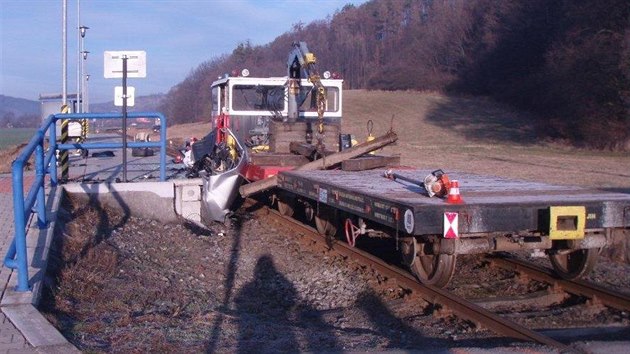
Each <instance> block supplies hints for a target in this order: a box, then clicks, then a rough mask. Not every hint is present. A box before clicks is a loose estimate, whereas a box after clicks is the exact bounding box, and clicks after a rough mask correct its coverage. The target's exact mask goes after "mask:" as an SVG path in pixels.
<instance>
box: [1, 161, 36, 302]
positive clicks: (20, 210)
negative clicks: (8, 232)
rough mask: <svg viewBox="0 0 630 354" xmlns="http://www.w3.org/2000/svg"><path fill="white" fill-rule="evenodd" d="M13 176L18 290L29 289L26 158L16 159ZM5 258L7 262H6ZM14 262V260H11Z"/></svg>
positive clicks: (15, 265)
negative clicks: (25, 189)
mask: <svg viewBox="0 0 630 354" xmlns="http://www.w3.org/2000/svg"><path fill="white" fill-rule="evenodd" d="M11 172H12V177H13V217H14V220H15V239H14V241H15V254H16V255H17V258H16V263H17V264H15V263H14V264H12V265H13V266H14V267H11V266H10V265H7V266H8V267H11V268H15V267H17V270H18V285H17V288H16V291H29V290H30V288H29V286H28V264H27V262H28V261H27V258H26V256H27V253H26V220H25V218H24V160H19V159H18V160H15V161H14V162H13V166H12V171H11ZM6 263H7V262H6V259H5V264H6ZM10 263H13V262H10Z"/></svg>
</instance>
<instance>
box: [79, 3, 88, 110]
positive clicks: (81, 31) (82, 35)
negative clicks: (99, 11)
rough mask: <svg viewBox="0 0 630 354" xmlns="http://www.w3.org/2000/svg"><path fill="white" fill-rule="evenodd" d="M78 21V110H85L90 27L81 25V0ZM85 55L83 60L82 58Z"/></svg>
mask: <svg viewBox="0 0 630 354" xmlns="http://www.w3.org/2000/svg"><path fill="white" fill-rule="evenodd" d="M77 22H78V27H77V29H78V30H79V31H78V36H77V42H78V43H77V45H78V48H79V53H78V54H79V56H78V57H77V112H78V113H81V112H83V107H84V104H83V99H84V97H83V72H84V67H83V65H84V63H83V62H84V61H85V60H86V59H87V54H88V53H89V52H87V51H86V50H85V47H84V43H83V40H84V39H85V34H86V33H87V30H88V29H90V27H88V26H83V25H81V1H77ZM81 57H83V60H81Z"/></svg>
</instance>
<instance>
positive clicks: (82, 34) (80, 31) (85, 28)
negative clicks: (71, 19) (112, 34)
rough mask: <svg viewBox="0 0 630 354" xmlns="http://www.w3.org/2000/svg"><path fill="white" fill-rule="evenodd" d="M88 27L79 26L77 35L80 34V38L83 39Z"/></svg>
mask: <svg viewBox="0 0 630 354" xmlns="http://www.w3.org/2000/svg"><path fill="white" fill-rule="evenodd" d="M89 29H90V27H88V26H79V33H80V34H81V38H85V32H87V30H89Z"/></svg>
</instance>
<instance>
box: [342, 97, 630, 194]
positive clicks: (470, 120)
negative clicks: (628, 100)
mask: <svg viewBox="0 0 630 354" xmlns="http://www.w3.org/2000/svg"><path fill="white" fill-rule="evenodd" d="M392 117H393V129H394V131H395V132H396V133H397V134H398V137H399V140H398V142H397V143H396V145H395V146H391V147H387V148H385V152H387V153H392V154H400V156H401V161H402V163H403V164H404V165H409V166H414V167H423V168H427V169H436V168H442V169H443V170H445V171H455V170H457V171H467V172H473V173H478V174H488V175H495V176H504V177H511V178H520V179H526V180H533V181H541V182H548V183H555V184H573V185H582V186H589V187H596V188H607V189H614V190H623V191H629V192H630V168H629V167H630V155H629V154H628V153H611V152H605V151H592V150H584V149H575V148H571V147H569V146H566V145H564V144H562V143H556V142H551V141H546V140H543V139H541V138H539V136H540V134H538V130H537V129H539V128H537V127H535V126H534V125H533V124H531V123H530V122H531V121H532V119H531V117H529V116H528V115H527V114H523V113H520V112H515V111H513V110H511V109H509V108H507V107H505V106H503V105H500V104H497V103H496V102H493V101H491V100H488V99H483V98H468V97H452V96H446V95H443V94H439V93H431V92H383V91H363V90H353V91H346V92H344V121H343V124H342V130H343V131H344V132H348V133H352V134H354V135H355V137H356V138H357V139H358V140H359V141H363V140H364V139H365V137H366V136H367V131H366V126H367V121H368V120H372V121H373V122H374V132H373V133H374V134H375V135H382V134H383V133H385V132H386V131H387V130H389V129H390V127H391V122H392Z"/></svg>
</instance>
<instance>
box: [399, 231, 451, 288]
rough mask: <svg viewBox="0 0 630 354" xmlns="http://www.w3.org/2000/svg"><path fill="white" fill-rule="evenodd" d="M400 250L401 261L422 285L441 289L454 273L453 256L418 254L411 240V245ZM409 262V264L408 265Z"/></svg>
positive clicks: (413, 241) (414, 243)
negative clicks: (413, 254)
mask: <svg viewBox="0 0 630 354" xmlns="http://www.w3.org/2000/svg"><path fill="white" fill-rule="evenodd" d="M403 246H405V247H402V248H401V250H402V252H403V259H405V260H404V262H405V263H407V265H409V268H410V269H411V272H412V273H413V274H414V275H415V276H416V277H417V278H418V279H419V280H420V282H421V283H423V284H429V285H433V286H437V287H439V288H443V287H445V286H446V284H448V282H449V281H450V280H451V278H452V277H453V273H454V272H455V260H456V256H455V255H454V254H435V255H432V254H420V253H419V252H417V251H416V250H417V249H418V246H417V244H416V240H415V239H412V240H411V244H406V245H403ZM409 252H412V253H415V257H414V258H410V257H411V254H408V253H409ZM409 261H411V264H409Z"/></svg>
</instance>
